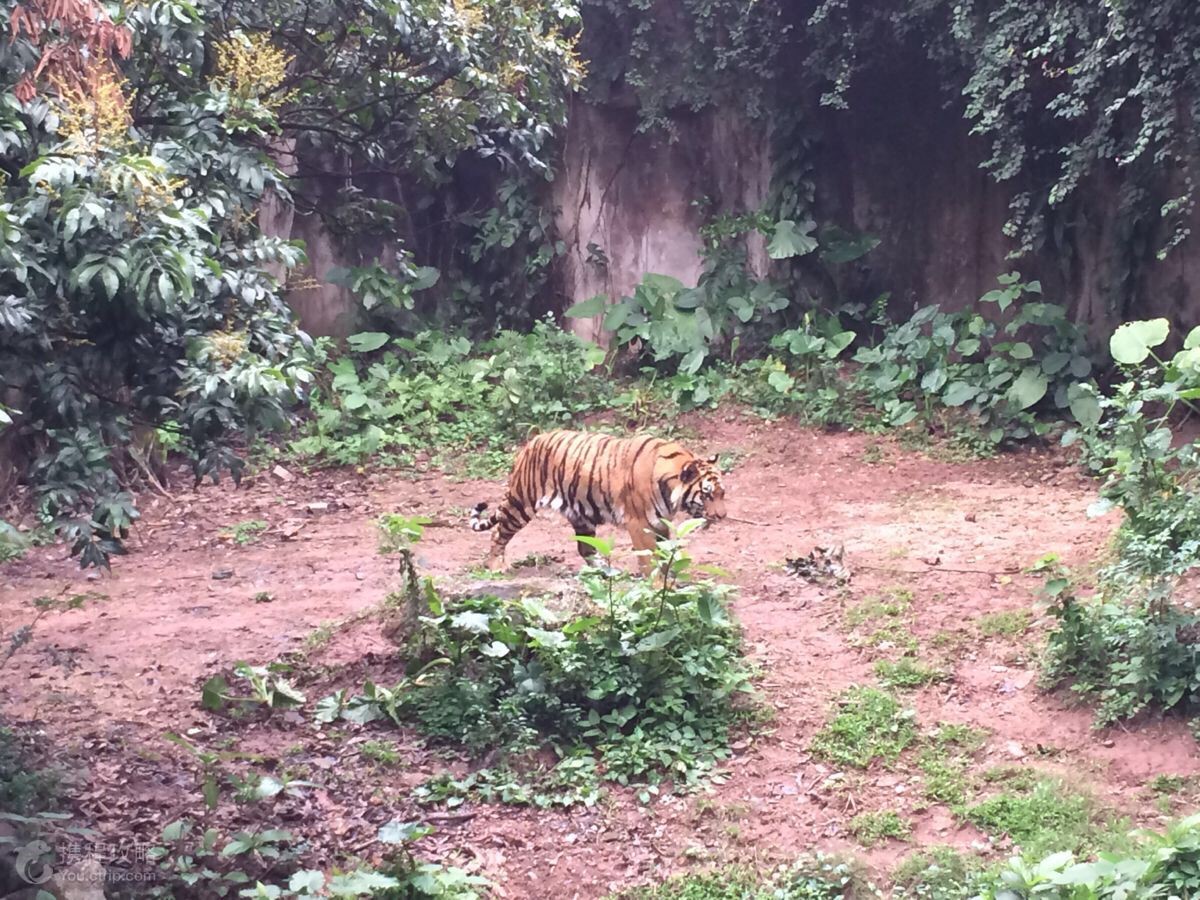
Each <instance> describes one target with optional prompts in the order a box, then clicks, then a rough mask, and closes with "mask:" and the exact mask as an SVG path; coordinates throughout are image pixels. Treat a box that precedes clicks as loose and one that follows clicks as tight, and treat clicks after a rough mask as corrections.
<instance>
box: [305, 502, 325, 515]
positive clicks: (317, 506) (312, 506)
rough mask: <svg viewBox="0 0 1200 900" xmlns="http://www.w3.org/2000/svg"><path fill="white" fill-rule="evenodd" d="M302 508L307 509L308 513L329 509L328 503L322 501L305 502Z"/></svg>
mask: <svg viewBox="0 0 1200 900" xmlns="http://www.w3.org/2000/svg"><path fill="white" fill-rule="evenodd" d="M304 508H305V509H306V510H308V511H309V512H310V513H313V512H326V511H327V510H328V509H329V504H328V503H326V502H324V501H321V502H319V503H306V504H304Z"/></svg>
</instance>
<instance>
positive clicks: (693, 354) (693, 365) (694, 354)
mask: <svg viewBox="0 0 1200 900" xmlns="http://www.w3.org/2000/svg"><path fill="white" fill-rule="evenodd" d="M707 355H708V354H707V352H706V351H705V349H704V348H703V347H697V348H695V349H694V350H691V351H689V352H688V353H687V355H685V356H684V357H683V359H681V360H680V361H679V371H680V372H682V373H683V374H684V375H694V374H695V373H696V372H699V371H700V367H701V366H702V365H704V357H705V356H707Z"/></svg>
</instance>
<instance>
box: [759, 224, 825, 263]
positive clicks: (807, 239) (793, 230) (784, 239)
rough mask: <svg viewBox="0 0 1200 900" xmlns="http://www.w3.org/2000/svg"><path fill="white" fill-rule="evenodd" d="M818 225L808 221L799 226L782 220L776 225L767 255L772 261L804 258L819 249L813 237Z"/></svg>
mask: <svg viewBox="0 0 1200 900" xmlns="http://www.w3.org/2000/svg"><path fill="white" fill-rule="evenodd" d="M815 228H816V224H815V223H814V222H812V221H806V222H804V223H802V224H800V225H797V224H796V223H795V222H794V221H792V220H791V219H781V220H780V221H779V222H776V223H775V233H774V236H773V237H772V238H771V242H770V243H769V244H768V245H767V255H768V256H769V257H771V259H791V258H792V257H794V256H804V255H805V254H808V253H812V252H813V251H814V250H816V249H817V241H816V239H815V238H814V237H812V232H813V230H814V229H815Z"/></svg>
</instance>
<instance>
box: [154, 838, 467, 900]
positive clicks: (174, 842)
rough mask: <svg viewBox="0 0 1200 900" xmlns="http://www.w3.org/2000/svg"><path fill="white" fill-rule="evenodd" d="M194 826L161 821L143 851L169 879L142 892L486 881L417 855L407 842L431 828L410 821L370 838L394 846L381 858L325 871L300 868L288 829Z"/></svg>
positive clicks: (178, 894) (453, 896)
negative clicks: (156, 842) (155, 839)
mask: <svg viewBox="0 0 1200 900" xmlns="http://www.w3.org/2000/svg"><path fill="white" fill-rule="evenodd" d="M195 830H196V829H195V826H194V823H193V822H191V821H190V820H187V819H180V820H178V821H175V822H172V823H170V824H169V825H167V826H166V827H165V828H163V830H162V834H161V841H162V843H161V845H160V846H157V847H152V848H150V849H149V851H148V853H147V856H148V858H149V859H151V860H152V861H155V862H156V863H157V865H158V867H159V869H160V871H161V872H162V874H163V876H165V878H166V879H168V880H169V881H170V882H171V885H170V886H169V887H165V886H158V887H154V888H151V889H150V890H149V892H148V896H151V897H166V898H171V900H190V898H193V897H194V898H196V900H207V898H210V897H226V896H239V897H248V898H252V900H290V898H304V897H333V898H349V897H364V896H369V897H378V898H385V897H394V898H398V900H400V898H402V900H426V898H429V900H432V898H441V900H476V898H478V897H479V896H480V893H481V890H480V889H481V888H483V887H484V886H485V885H486V884H487V882H486V880H484V879H483V878H480V877H479V876H476V875H469V874H467V873H466V872H464V871H463V870H461V869H457V868H453V867H446V866H442V865H439V864H437V863H427V862H421V861H419V860H418V859H417V858H416V857H415V856H414V855H413V852H412V849H411V846H412V844H413V843H415V842H416V841H417V840H419V839H420V838H422V837H425V836H426V835H428V834H430V833H431V832H432V830H433V829H431V828H429V827H428V826H424V825H420V824H417V823H401V822H389V823H387V824H386V825H384V826H383V827H382V828H380V829H379V832H378V835H377V838H376V840H377V841H378V842H379V843H380V844H381V845H385V846H391V847H393V848H394V849H393V850H392V853H391V860H390V862H389V863H388V864H387V865H385V866H381V867H380V868H379V869H372V868H370V867H366V866H356V867H355V868H352V869H349V870H347V871H339V870H337V869H334V870H333V871H332V872H325V871H321V870H317V869H302V868H300V865H299V857H300V852H301V850H302V849H303V844H302V843H300V841H299V840H298V838H297V836H296V835H294V834H292V833H291V832H289V831H285V830H282V829H278V828H268V829H264V830H251V831H242V832H238V833H236V834H233V835H225V836H223V835H222V834H221V833H220V832H219V831H218V830H217V829H215V828H208V829H206V830H205V831H203V832H202V833H200V834H195V833H194V832H195ZM235 892H237V893H235Z"/></svg>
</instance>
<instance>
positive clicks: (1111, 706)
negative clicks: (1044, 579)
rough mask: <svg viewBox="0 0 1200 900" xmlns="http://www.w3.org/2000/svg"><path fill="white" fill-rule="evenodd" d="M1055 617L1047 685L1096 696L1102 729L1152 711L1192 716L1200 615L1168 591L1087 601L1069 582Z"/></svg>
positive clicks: (1198, 682)
mask: <svg viewBox="0 0 1200 900" xmlns="http://www.w3.org/2000/svg"><path fill="white" fill-rule="evenodd" d="M1064 580H1065V579H1056V580H1052V581H1051V585H1053V586H1054V587H1059V584H1060V583H1061V582H1062V581H1064ZM1050 615H1051V616H1052V617H1053V619H1054V623H1055V624H1054V627H1053V629H1052V630H1051V632H1050V635H1049V637H1048V638H1047V641H1046V649H1045V655H1044V657H1043V660H1042V672H1043V683H1044V684H1045V685H1046V686H1047V687H1056V686H1058V685H1060V684H1064V683H1066V684H1070V686H1071V690H1073V691H1075V692H1077V693H1079V694H1083V695H1085V696H1088V697H1091V698H1094V699H1095V700H1096V702H1097V708H1096V724H1097V725H1098V726H1102V725H1108V724H1111V723H1112V722H1114V721H1116V720H1118V719H1125V718H1129V717H1131V716H1135V715H1137V714H1138V713H1140V712H1142V711H1143V710H1145V709H1148V708H1151V707H1157V708H1160V709H1167V710H1171V709H1178V710H1180V711H1182V712H1185V713H1186V712H1191V711H1192V710H1194V709H1195V708H1196V706H1197V704H1198V703H1200V615H1197V614H1196V613H1194V612H1191V611H1190V610H1187V611H1185V610H1183V609H1181V608H1180V607H1178V606H1176V605H1175V604H1174V603H1172V602H1171V592H1170V590H1169V588H1167V587H1166V586H1164V585H1159V586H1156V587H1153V588H1150V589H1148V590H1144V591H1140V592H1139V594H1138V595H1135V596H1133V597H1130V598H1126V599H1123V600H1121V601H1116V600H1108V599H1105V598H1104V597H1097V598H1093V599H1091V600H1081V599H1079V598H1077V597H1075V596H1074V593H1073V592H1072V591H1071V590H1070V589H1069V588H1068V587H1067V586H1065V585H1064V586H1062V587H1061V588H1060V590H1059V593H1058V594H1057V595H1056V596H1055V599H1054V604H1053V605H1052V606H1051V607H1050Z"/></svg>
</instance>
